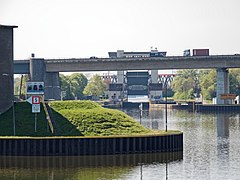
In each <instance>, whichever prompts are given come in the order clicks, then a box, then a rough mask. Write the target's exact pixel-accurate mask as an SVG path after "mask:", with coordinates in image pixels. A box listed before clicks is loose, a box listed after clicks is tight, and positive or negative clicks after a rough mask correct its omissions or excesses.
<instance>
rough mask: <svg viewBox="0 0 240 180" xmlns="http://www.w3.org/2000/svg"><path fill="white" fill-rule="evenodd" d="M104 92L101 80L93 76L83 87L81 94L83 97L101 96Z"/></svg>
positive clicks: (96, 75) (104, 85)
mask: <svg viewBox="0 0 240 180" xmlns="http://www.w3.org/2000/svg"><path fill="white" fill-rule="evenodd" d="M104 91H106V84H105V83H104V82H103V80H102V78H101V77H100V76H99V75H98V74H95V75H94V76H93V77H92V78H91V79H90V82H89V83H88V85H87V86H86V87H85V89H84V91H83V93H84V94H85V95H90V96H91V95H95V96H101V95H103V94H104Z"/></svg>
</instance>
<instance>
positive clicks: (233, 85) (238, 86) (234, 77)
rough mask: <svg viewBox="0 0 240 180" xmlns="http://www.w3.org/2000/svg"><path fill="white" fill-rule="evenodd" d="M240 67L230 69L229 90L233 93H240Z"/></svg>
mask: <svg viewBox="0 0 240 180" xmlns="http://www.w3.org/2000/svg"><path fill="white" fill-rule="evenodd" d="M239 75H240V69H230V70H229V85H230V87H229V91H230V93H232V94H237V95H240V76H239Z"/></svg>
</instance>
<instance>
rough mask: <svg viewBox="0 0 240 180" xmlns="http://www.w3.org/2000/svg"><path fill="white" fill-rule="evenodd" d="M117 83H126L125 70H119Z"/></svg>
mask: <svg viewBox="0 0 240 180" xmlns="http://www.w3.org/2000/svg"><path fill="white" fill-rule="evenodd" d="M117 83H118V84H123V83H124V71H117Z"/></svg>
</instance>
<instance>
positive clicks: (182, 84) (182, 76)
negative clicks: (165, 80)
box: [171, 69, 199, 100]
mask: <svg viewBox="0 0 240 180" xmlns="http://www.w3.org/2000/svg"><path fill="white" fill-rule="evenodd" d="M198 86H199V78H198V71H197V70H194V69H191V70H180V71H178V72H177V76H176V77H175V78H174V80H173V82H172V84H171V87H172V89H173V91H174V92H175V94H174V98H175V99H185V100H186V99H193V98H194V97H195V95H196V94H197V93H198Z"/></svg>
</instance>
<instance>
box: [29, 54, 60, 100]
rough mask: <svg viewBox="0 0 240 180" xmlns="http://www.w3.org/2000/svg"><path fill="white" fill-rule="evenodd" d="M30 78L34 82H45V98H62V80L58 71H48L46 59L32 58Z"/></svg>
mask: <svg viewBox="0 0 240 180" xmlns="http://www.w3.org/2000/svg"><path fill="white" fill-rule="evenodd" d="M30 78H31V81H32V82H44V87H45V88H44V100H48V99H55V100H60V99H61V95H60V93H61V92H60V82H59V73H58V72H51V73H48V72H46V64H45V62H44V59H40V58H31V59H30Z"/></svg>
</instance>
